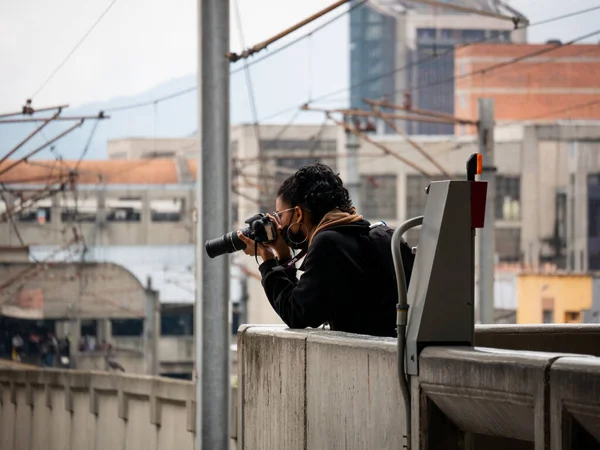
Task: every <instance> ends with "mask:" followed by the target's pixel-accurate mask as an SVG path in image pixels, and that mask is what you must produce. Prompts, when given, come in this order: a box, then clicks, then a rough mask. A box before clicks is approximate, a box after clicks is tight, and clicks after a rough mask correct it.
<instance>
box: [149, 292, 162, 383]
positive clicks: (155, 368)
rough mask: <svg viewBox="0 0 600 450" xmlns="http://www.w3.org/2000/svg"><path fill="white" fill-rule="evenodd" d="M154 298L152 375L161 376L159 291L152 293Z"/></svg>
mask: <svg viewBox="0 0 600 450" xmlns="http://www.w3.org/2000/svg"><path fill="white" fill-rule="evenodd" d="M151 298H152V322H153V323H152V328H153V331H154V332H153V333H152V342H151V345H152V375H154V376H158V375H160V353H159V351H158V343H159V341H160V297H159V295H158V291H152V292H151Z"/></svg>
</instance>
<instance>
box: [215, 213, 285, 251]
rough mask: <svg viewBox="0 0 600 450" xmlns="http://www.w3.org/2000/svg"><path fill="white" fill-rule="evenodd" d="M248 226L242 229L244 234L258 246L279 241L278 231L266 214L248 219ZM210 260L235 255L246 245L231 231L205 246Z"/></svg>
mask: <svg viewBox="0 0 600 450" xmlns="http://www.w3.org/2000/svg"><path fill="white" fill-rule="evenodd" d="M244 223H246V224H248V226H247V227H246V228H244V229H242V230H241V231H242V234H243V235H244V236H246V237H248V238H250V239H252V240H254V242H256V243H258V244H268V243H270V242H275V241H276V240H277V229H276V228H275V225H274V224H273V222H271V219H269V218H268V217H267V215H266V214H263V213H259V214H255V215H254V216H252V217H250V218H248V219H246V221H245V222H244ZM204 248H205V250H206V253H207V254H208V256H209V257H210V258H215V257H217V256H221V255H224V254H226V253H233V252H237V251H240V250H243V249H245V248H246V244H244V242H242V240H241V239H240V238H239V237H238V235H237V231H230V232H229V233H227V234H225V235H224V236H221V237H220V238H216V239H211V240H210V241H206V243H205V244H204Z"/></svg>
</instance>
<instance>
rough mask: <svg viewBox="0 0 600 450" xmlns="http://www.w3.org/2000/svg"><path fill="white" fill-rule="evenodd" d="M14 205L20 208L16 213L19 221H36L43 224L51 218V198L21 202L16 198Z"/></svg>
mask: <svg viewBox="0 0 600 450" xmlns="http://www.w3.org/2000/svg"><path fill="white" fill-rule="evenodd" d="M15 207H16V208H19V209H20V212H19V213H18V220H19V222H37V223H39V224H40V225H43V224H45V223H48V222H50V220H51V219H52V202H51V200H41V201H39V202H32V201H25V202H23V203H21V201H20V200H17V202H16V203H15Z"/></svg>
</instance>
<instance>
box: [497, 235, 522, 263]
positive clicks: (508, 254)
mask: <svg viewBox="0 0 600 450" xmlns="http://www.w3.org/2000/svg"><path fill="white" fill-rule="evenodd" d="M495 235H496V236H495V237H496V239H495V241H496V254H497V255H498V259H499V260H500V261H501V262H519V261H520V260H521V229H520V228H496V230H495Z"/></svg>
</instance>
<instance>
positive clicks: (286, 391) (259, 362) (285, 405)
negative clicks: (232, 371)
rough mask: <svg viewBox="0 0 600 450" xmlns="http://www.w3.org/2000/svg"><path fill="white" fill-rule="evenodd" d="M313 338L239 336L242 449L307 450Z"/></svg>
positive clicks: (298, 334) (272, 330) (271, 331)
mask: <svg viewBox="0 0 600 450" xmlns="http://www.w3.org/2000/svg"><path fill="white" fill-rule="evenodd" d="M309 333H310V331H307V330H298V331H292V330H285V329H284V328H282V327H260V326H259V327H253V326H245V327H242V328H241V329H240V331H239V332H238V351H239V354H240V357H239V363H238V364H239V366H238V373H239V392H240V399H239V401H240V404H239V405H240V407H239V410H240V412H239V425H238V427H239V429H238V445H239V448H242V449H257V450H258V449H260V450H262V449H286V450H304V449H305V439H306V339H307V337H308V335H309Z"/></svg>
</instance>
